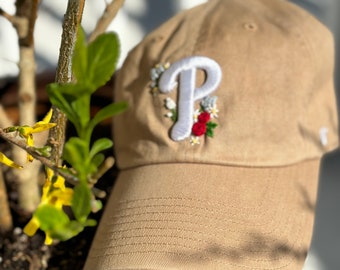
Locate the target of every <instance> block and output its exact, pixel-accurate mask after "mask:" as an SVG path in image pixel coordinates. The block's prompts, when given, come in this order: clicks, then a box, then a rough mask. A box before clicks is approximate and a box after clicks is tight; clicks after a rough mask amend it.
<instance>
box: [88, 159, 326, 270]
mask: <svg viewBox="0 0 340 270" xmlns="http://www.w3.org/2000/svg"><path fill="white" fill-rule="evenodd" d="M319 164H320V160H311V161H305V162H302V163H299V164H295V165H291V166H285V167H275V168H244V167H226V166H216V165H204V164H201V165H200V164H161V165H160V164H156V165H150V166H144V167H138V168H135V169H130V170H126V171H123V172H121V173H120V175H119V177H118V179H117V182H116V185H115V188H114V191H113V194H112V195H111V198H110V200H109V201H108V203H107V207H106V210H105V213H104V215H103V217H102V220H101V223H100V226H99V228H98V230H97V233H96V237H95V239H94V242H93V244H92V248H91V251H90V254H89V256H88V259H87V262H86V266H85V269H96V270H102V269H187V270H188V269H195V270H198V269H205V270H206V269H242V270H244V269H289V270H293V269H299V270H300V269H302V266H303V263H304V260H305V257H306V253H307V251H308V248H309V245H310V241H311V235H312V229H313V220H314V205H315V201H316V193H317V186H318V176H319V175H318V173H319Z"/></svg>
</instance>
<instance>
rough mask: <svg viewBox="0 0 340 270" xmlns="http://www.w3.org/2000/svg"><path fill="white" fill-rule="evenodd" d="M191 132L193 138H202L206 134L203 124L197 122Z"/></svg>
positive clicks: (205, 127)
mask: <svg viewBox="0 0 340 270" xmlns="http://www.w3.org/2000/svg"><path fill="white" fill-rule="evenodd" d="M191 131H192V134H194V135H195V136H202V135H203V134H205V133H206V132H207V126H206V124H205V123H201V122H197V123H195V124H194V125H193V126H192V130H191Z"/></svg>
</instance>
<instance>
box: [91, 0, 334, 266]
mask: <svg viewBox="0 0 340 270" xmlns="http://www.w3.org/2000/svg"><path fill="white" fill-rule="evenodd" d="M333 46H334V44H333V38H332V35H331V34H330V32H329V31H328V30H327V29H326V28H325V26H323V25H322V24H321V23H320V22H319V21H317V20H316V19H315V18H314V17H312V16H311V15H310V14H308V13H307V12H306V11H304V10H302V9H301V8H299V7H297V6H295V5H293V4H291V3H289V2H288V1H285V0H248V1H245V0H210V1H209V2H208V3H206V4H203V5H200V6H197V7H195V8H193V9H191V10H187V11H184V12H182V13H180V14H178V15H176V16H175V17H173V18H172V19H170V20H169V21H168V22H166V23H165V24H163V25H162V26H161V27H160V28H158V29H157V30H155V31H154V32H152V33H151V34H149V35H148V36H147V37H146V38H145V39H144V40H143V41H142V42H141V43H140V44H139V45H137V46H136V48H135V49H133V50H132V51H131V53H130V54H129V56H128V57H127V59H126V61H125V63H124V65H123V67H122V69H121V71H120V72H119V73H118V76H117V82H116V85H115V99H116V101H122V100H126V101H128V103H129V109H128V111H126V112H125V113H123V114H122V115H120V116H117V117H115V118H114V142H115V150H116V157H117V162H118V166H119V168H120V169H121V172H120V175H119V177H118V179H117V182H116V185H115V187H114V190H113V193H112V194H111V198H110V200H109V201H108V203H107V207H106V209H105V212H104V215H103V218H102V220H101V223H100V225H99V228H98V231H97V233H96V237H95V239H94V241H93V245H92V248H91V250H90V253H89V256H88V259H87V262H86V265H85V269H86V270H90V269H96V270H97V269H98V270H104V269H105V270H108V269H197V270H199V269H235V270H236V269H237V270H241V269H289V270H298V269H302V266H303V263H304V260H305V256H306V253H307V251H308V248H309V244H310V240H311V235H312V229H313V219H314V205H315V201H316V193H317V186H318V170H319V163H320V158H321V157H322V155H323V154H324V153H325V152H327V151H330V150H332V149H334V148H336V147H337V145H338V128H337V116H336V115H337V113H336V107H335V97H334V86H333V64H334V63H333V62H334V49H333ZM197 56H203V57H207V58H209V59H213V60H214V61H216V63H217V64H218V65H219V66H220V68H221V71H222V79H221V83H220V84H219V86H218V88H217V89H216V91H214V92H213V94H212V95H213V96H216V97H217V102H216V104H217V108H218V110H219V111H218V117H217V118H214V119H213V120H214V122H215V123H217V125H218V126H217V127H216V128H215V129H214V136H213V138H210V137H207V136H201V137H200V138H199V144H194V145H193V144H192V143H190V138H188V139H185V140H180V141H174V140H173V139H172V138H171V136H170V132H171V129H172V128H173V126H174V122H173V121H172V120H171V119H169V118H168V117H165V114H166V112H167V110H166V108H165V107H164V100H165V98H166V97H170V98H171V99H172V100H174V101H175V102H177V105H178V104H179V100H180V99H181V98H182V97H181V96H180V95H179V92H180V91H185V87H184V86H185V82H184V79H183V80H182V81H180V82H179V83H178V84H177V85H176V86H174V90H173V91H171V92H170V93H168V94H164V93H161V92H156V93H151V92H152V91H151V88H150V83H151V79H150V75H149V73H150V70H151V69H152V68H153V67H154V66H155V65H156V64H158V63H166V62H170V64H172V63H176V62H177V61H180V60H181V59H185V58H188V57H189V58H190V57H193V58H195V57H197ZM203 64H204V63H203ZM190 68H191V67H189V66H188V67H185V66H184V68H183V70H185V71H187V70H189V69H190ZM195 74H196V73H195ZM208 76H209V73H208V72H205V70H204V69H203V70H200V68H198V69H197V78H196V81H197V87H199V86H200V85H204V84H205V81H206V80H207V77H208ZM179 77H180V76H179ZM181 78H182V77H181ZM183 78H184V77H183ZM183 89H184V90H183ZM199 103H200V100H197V101H195V104H196V105H197V104H199ZM183 104H184V103H183ZM189 105H190V104H189ZM176 109H177V110H178V112H179V113H182V112H181V108H176ZM183 111H184V112H185V111H186V109H183ZM178 121H179V120H178Z"/></svg>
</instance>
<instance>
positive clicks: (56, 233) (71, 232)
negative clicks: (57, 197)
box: [49, 220, 84, 241]
mask: <svg viewBox="0 0 340 270" xmlns="http://www.w3.org/2000/svg"><path fill="white" fill-rule="evenodd" d="M83 230H84V225H83V224H81V223H80V222H77V221H75V220H72V221H70V222H69V223H67V224H63V226H59V227H57V228H54V229H53V230H51V231H50V232H49V234H50V236H51V237H52V238H54V239H58V240H61V241H66V240H69V239H70V238H72V237H74V236H76V235H78V234H79V233H80V232H82V231H83Z"/></svg>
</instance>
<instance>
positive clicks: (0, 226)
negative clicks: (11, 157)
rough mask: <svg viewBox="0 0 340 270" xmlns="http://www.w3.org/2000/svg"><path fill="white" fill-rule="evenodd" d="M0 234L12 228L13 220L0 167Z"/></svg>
mask: <svg viewBox="0 0 340 270" xmlns="http://www.w3.org/2000/svg"><path fill="white" fill-rule="evenodd" d="M0 205H1V211H0V235H1V234H6V233H8V232H9V231H11V230H12V229H13V220H12V215H11V212H10V208H9V204H8V198H7V193H6V186H5V181H4V178H3V174H2V169H1V168H0Z"/></svg>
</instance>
